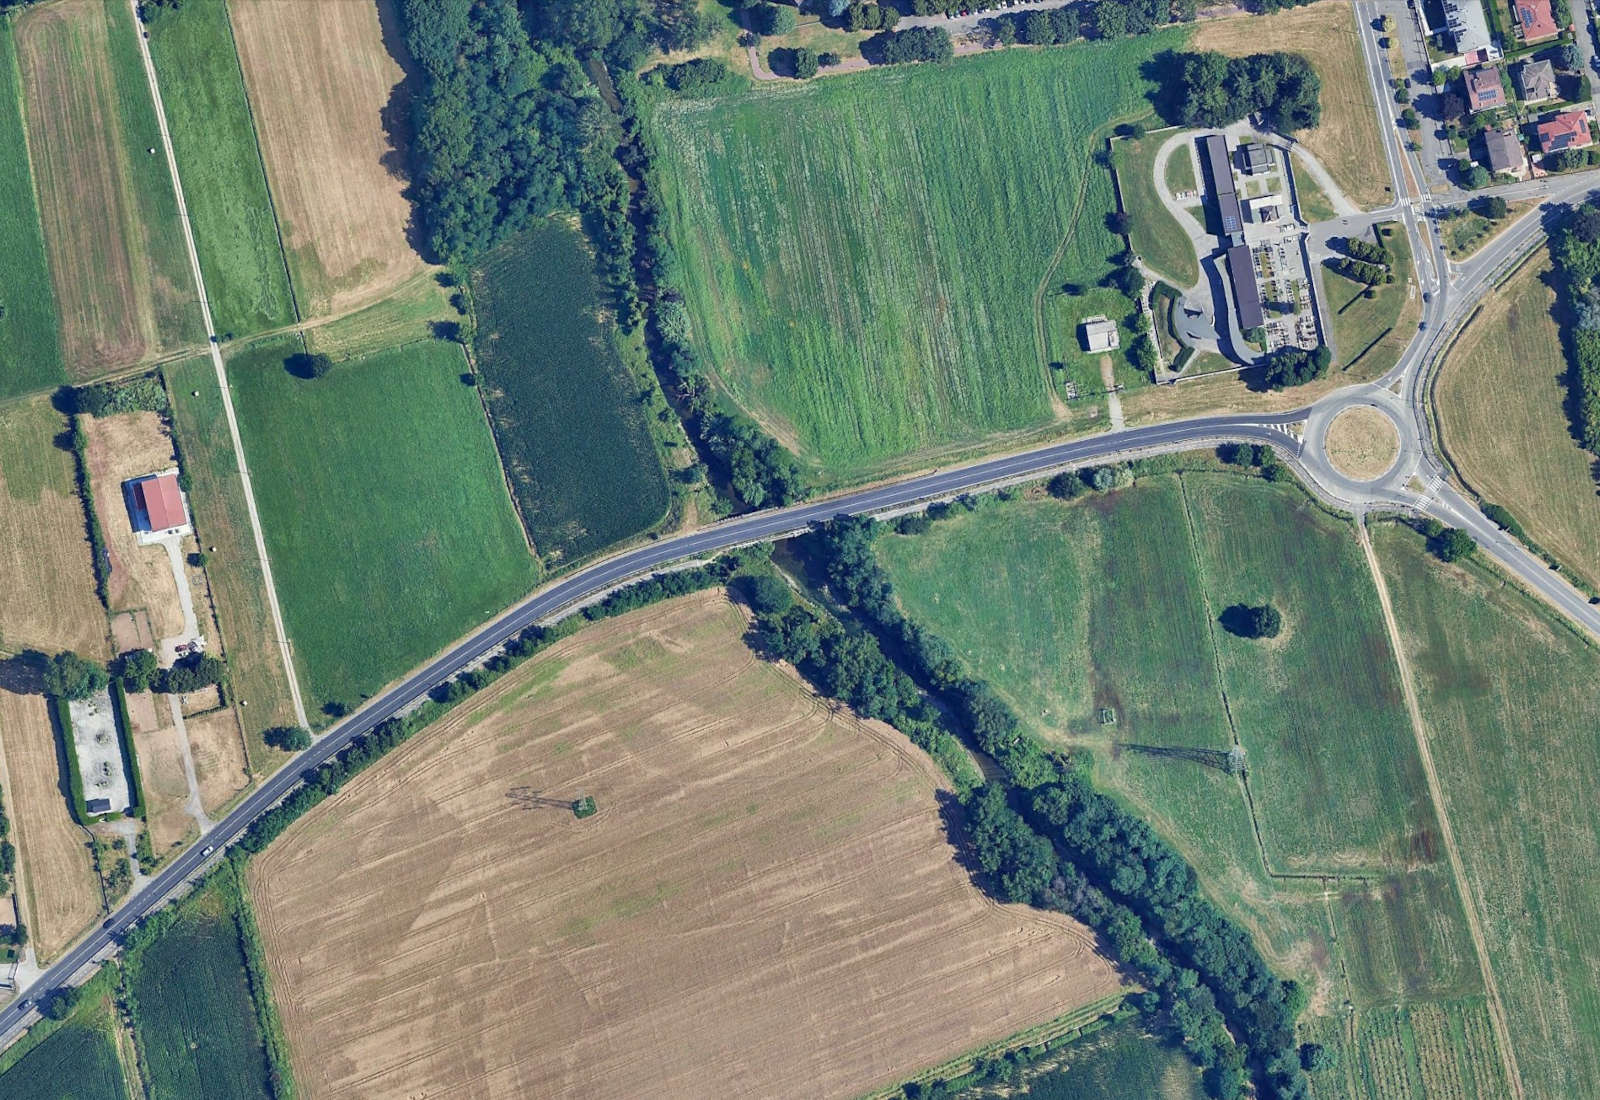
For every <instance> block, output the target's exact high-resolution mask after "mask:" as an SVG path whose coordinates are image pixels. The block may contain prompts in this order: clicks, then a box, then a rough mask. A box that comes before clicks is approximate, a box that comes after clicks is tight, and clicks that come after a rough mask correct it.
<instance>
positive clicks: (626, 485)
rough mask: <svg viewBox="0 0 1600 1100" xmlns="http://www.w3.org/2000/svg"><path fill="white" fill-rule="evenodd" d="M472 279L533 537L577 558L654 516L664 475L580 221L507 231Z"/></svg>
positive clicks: (504, 440) (486, 369)
mask: <svg viewBox="0 0 1600 1100" xmlns="http://www.w3.org/2000/svg"><path fill="white" fill-rule="evenodd" d="M473 288H474V292H475V297H476V302H477V310H478V335H477V341H476V352H477V358H478V364H479V367H480V368H481V369H482V372H483V385H484V387H485V394H486V396H487V398H488V404H489V413H490V417H491V419H492V421H493V423H494V432H495V439H496V440H497V442H498V443H499V448H500V457H501V460H502V461H503V462H504V464H505V468H506V473H507V475H508V477H509V478H510V480H511V487H512V491H513V492H514V493H515V494H516V501H517V508H518V510H519V511H520V512H521V514H522V520H523V523H524V524H525V525H526V526H527V529H528V537H529V539H531V540H532V542H533V546H534V549H535V550H537V551H538V553H539V554H540V556H541V557H542V558H543V559H544V560H545V561H554V560H559V559H571V558H580V557H583V556H584V555H586V554H590V553H593V552H594V551H596V550H599V549H601V548H602V547H605V546H609V545H610V544H612V543H614V542H618V541H620V540H622V539H625V538H627V537H629V536H630V535H636V534H638V533H639V532H641V531H643V530H644V529H645V528H647V527H649V526H650V525H651V524H653V523H656V522H657V521H659V520H660V519H661V517H662V516H663V515H664V514H665V513H666V509H667V482H666V475H665V474H664V473H663V471H662V468H661V460H660V458H658V457H657V455H656V450H655V445H654V443H653V442H652V441H651V439H650V432H649V429H648V427H647V426H646V425H645V423H644V414H643V411H642V409H641V406H640V404H639V401H638V399H637V393H638V389H639V385H638V383H636V382H634V381H633V379H632V378H630V376H629V375H628V371H627V368H626V367H624V366H623V364H622V360H621V359H620V358H619V357H618V354H617V350H616V347H615V345H613V344H612V342H611V341H612V334H611V331H610V329H609V328H608V326H607V325H606V324H605V323H603V321H602V320H601V315H600V310H601V293H602V291H601V287H600V282H599V279H598V278H597V277H596V276H595V270H594V258H593V256H592V255H591V254H590V253H589V251H588V248H587V246H586V244H585V242H584V239H583V238H582V237H581V236H580V235H579V234H578V231H577V230H576V229H574V228H573V227H571V226H569V225H567V224H565V223H564V222H560V221H554V220H551V221H546V222H544V223H543V224H541V225H539V226H536V227H535V228H533V229H531V230H529V231H528V232H526V233H523V234H522V235H520V236H518V237H517V238H515V239H514V240H511V241H508V242H507V243H506V244H504V245H502V246H501V247H500V248H498V249H496V250H495V251H494V252H493V253H492V254H491V255H489V256H487V257H485V259H484V260H483V262H482V264H481V265H480V266H479V267H478V268H477V269H476V270H475V271H474V273H473Z"/></svg>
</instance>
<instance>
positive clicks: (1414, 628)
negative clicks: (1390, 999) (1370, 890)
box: [1375, 526, 1600, 1096]
mask: <svg viewBox="0 0 1600 1100" xmlns="http://www.w3.org/2000/svg"><path fill="white" fill-rule="evenodd" d="M1375 536H1376V537H1375V546H1376V549H1377V551H1378V554H1379V558H1380V560H1381V562H1382V564H1383V569H1384V574H1385V576H1386V578H1387V579H1388V584H1389V589H1390V594H1391V597H1392V599H1393V602H1394V607H1395V615H1396V618H1397V619H1398V620H1399V624H1400V630H1401V633H1402V636H1403V638H1404V640H1405V646H1406V652H1407V655H1408V657H1409V659H1410V663H1411V666H1412V669H1413V673H1414V677H1415V680H1416V686H1417V692H1418V697H1419V701H1420V704H1421V708H1422V715H1423V718H1424V720H1425V721H1426V723H1427V725H1428V727H1429V731H1430V734H1431V736H1432V737H1433V739H1434V742H1435V744H1437V745H1440V746H1448V751H1437V752H1435V753H1434V761H1435V765H1436V766H1437V768H1438V771H1439V780H1440V783H1441V785H1442V788H1443V792H1444V801H1445V805H1446V809H1447V812H1448V813H1449V814H1450V818H1451V821H1452V824H1453V826H1454V830H1455V835H1456V838H1457V841H1458V843H1459V846H1460V850H1461V855H1462V859H1463V860H1464V862H1465V865H1466V876H1467V881H1468V886H1469V889H1470V892H1471V893H1472V895H1473V896H1474V898H1475V899H1476V905H1477V908H1478V912H1479V915H1480V917H1481V919H1482V923H1483V926H1484V934H1485V939H1486V941H1487V946H1488V953H1489V961H1490V963H1491V965H1492V968H1493V970H1494V975H1495V979H1496V982H1497V984H1498V986H1499V989H1500V993H1501V997H1502V1001H1503V1003H1504V1004H1505V1005H1506V1008H1507V1023H1508V1025H1509V1028H1510V1033H1511V1040H1512V1046H1513V1048H1514V1050H1515V1052H1516V1060H1517V1065H1518V1068H1519V1070H1520V1072H1521V1075H1522V1077H1523V1080H1524V1084H1525V1086H1526V1090H1527V1093H1528V1095H1530V1096H1574V1095H1579V1094H1581V1093H1584V1092H1586V1091H1588V1090H1589V1085H1588V1084H1586V1082H1594V1081H1596V1080H1600V999H1597V998H1596V996H1595V992H1594V980H1593V975H1594V973H1595V971H1596V969H1597V968H1600V946H1597V943H1596V940H1595V937H1594V934H1593V930H1594V927H1595V925H1596V923H1597V922H1600V886H1597V884H1596V882H1595V879H1594V876H1593V875H1592V874H1590V873H1589V870H1588V869H1589V868H1591V867H1593V866H1594V865H1595V861H1596V860H1597V859H1600V823H1597V822H1596V820H1595V815H1594V813H1593V808H1594V799H1593V794H1592V792H1593V791H1594V790H1595V789H1596V785H1597V784H1600V745H1597V743H1596V730H1600V701H1597V700H1596V698H1595V695H1594V693H1593V692H1592V691H1591V690H1589V685H1590V684H1592V683H1593V681H1594V677H1595V675H1596V672H1597V670H1600V658H1597V655H1596V652H1595V649H1594V647H1593V646H1592V645H1590V644H1588V643H1586V642H1585V641H1584V640H1583V639H1580V638H1579V637H1578V636H1577V635H1575V634H1574V633H1573V632H1572V630H1571V628H1569V627H1567V626H1566V625H1565V623H1564V622H1562V621H1561V620H1559V619H1557V618H1556V617H1555V616H1554V615H1552V614H1550V613H1548V612H1546V611H1545V610H1544V609H1543V607H1542V605H1539V604H1536V603H1535V602H1533V601H1532V600H1531V599H1529V598H1528V597H1526V596H1525V595H1523V594H1522V592H1521V591H1520V590H1518V589H1516V588H1514V587H1513V586H1511V585H1510V584H1509V583H1508V582H1507V581H1506V580H1505V579H1504V578H1503V577H1502V576H1501V575H1500V574H1499V573H1498V572H1495V571H1492V570H1491V569H1489V568H1488V567H1487V566H1483V565H1479V564H1476V563H1469V564H1467V565H1466V566H1464V567H1462V566H1446V565H1443V564H1442V563H1439V562H1437V561H1436V560H1434V559H1433V558H1432V557H1430V556H1428V555H1427V554H1426V553H1425V552H1424V550H1423V547H1422V544H1421V539H1420V538H1418V537H1417V536H1416V535H1414V534H1413V533H1412V532H1410V531H1409V530H1402V529H1398V528H1395V527H1392V526H1388V527H1382V528H1379V529H1378V530H1377V531H1376V532H1375Z"/></svg>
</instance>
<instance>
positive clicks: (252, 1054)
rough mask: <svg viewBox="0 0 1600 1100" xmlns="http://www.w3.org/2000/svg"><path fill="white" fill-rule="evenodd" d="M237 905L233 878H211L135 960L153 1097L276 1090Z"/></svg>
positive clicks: (136, 999)
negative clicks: (232, 890) (271, 1081)
mask: <svg viewBox="0 0 1600 1100" xmlns="http://www.w3.org/2000/svg"><path fill="white" fill-rule="evenodd" d="M236 904H237V902H236V899H235V897H233V896H231V893H230V890H229V888H228V882H227V881H226V880H225V881H224V882H222V883H216V882H214V883H212V884H211V885H210V886H208V887H206V888H205V889H203V890H202V891H201V892H200V893H198V894H196V895H194V896H192V897H191V898H189V899H187V900H185V901H184V902H183V903H182V905H181V908H180V910H179V914H178V918H177V920H176V921H175V922H174V923H173V924H172V925H171V926H169V927H168V928H166V929H165V930H164V931H163V932H162V933H161V934H160V935H159V936H158V937H156V938H155V939H154V940H152V941H150V942H149V943H148V944H146V945H143V946H141V947H140V948H139V949H138V950H137V951H135V952H134V954H133V956H132V957H131V958H130V960H129V964H128V966H129V977H128V985H129V990H130V992H131V994H132V1001H133V1004H134V1034H135V1036H136V1038H137V1040H138V1043H139V1049H140V1051H141V1052H142V1053H143V1056H144V1066H145V1069H146V1071H147V1072H148V1074H149V1080H150V1095H151V1096H152V1097H157V1098H164V1097H188V1096H205V1097H215V1098H217V1100H253V1098H256V1097H260V1098H262V1100H270V1097H271V1096H272V1092H271V1090H270V1089H269V1086H268V1082H267V1058H266V1052H265V1048H264V1046H263V1044H262V1038H261V1030H260V1027H259V1026H258V1024H257V1019H256V1009H255V1005H254V1004H253V1002H252V1001H251V994H250V985H249V979H248V975H247V973H246V971H245V955H244V948H243V947H242V945H241V944H240V939H239V936H240V933H239V926H238V918H237V916H236V914H235V909H234V906H235V905H236Z"/></svg>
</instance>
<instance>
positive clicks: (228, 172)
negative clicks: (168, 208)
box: [150, 0, 295, 339]
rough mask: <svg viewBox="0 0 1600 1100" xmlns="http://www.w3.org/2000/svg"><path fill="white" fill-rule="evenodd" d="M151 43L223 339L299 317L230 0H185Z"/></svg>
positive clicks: (154, 28)
mask: <svg viewBox="0 0 1600 1100" xmlns="http://www.w3.org/2000/svg"><path fill="white" fill-rule="evenodd" d="M150 52H151V53H152V54H153V55H154V57H155V62H156V68H157V70H158V71H159V72H160V75H161V91H162V99H163V101H164V102H165V104H166V109H167V122H168V124H169V126H170V127H171V129H172V144H173V147H174V149H175V151H176V153H177V156H178V168H179V171H180V172H181V173H182V176H183V184H184V187H183V190H184V198H185V199H186V200H187V201H188V204H189V215H190V218H191V219H192V221H193V224H194V234H195V246H196V247H197V248H198V249H199V252H200V268H201V271H202V273H203V274H204V275H205V280H206V291H207V293H208V294H209V295H210V297H211V312H212V317H213V320H214V321H215V323H216V326H217V331H218V332H219V333H221V334H222V335H223V337H224V339H227V338H229V337H240V336H245V335H247V334H249V333H252V332H259V331H261V330H262V329H268V328H276V327H278V326H281V325H287V324H289V323H291V322H293V321H294V319H295V311H294V302H293V300H292V297H291V294H290V290H289V275H288V270H287V269H286V268H285V266H284V260H283V250H282V248H281V247H280V245H279V242H278V225H277V222H276V220H275V219H274V217H273V213H272V202H271V199H270V197H269V195H268V192H267V178H266V173H265V171H264V170H263V168H262V166H261V152H260V149H259V148H258V147H257V145H256V131H255V123H254V122H253V121H252V120H251V117H250V105H249V102H248V101H247V100H246V98H245V90H244V77H243V75H242V74H241V73H240V72H239V60H238V57H237V56H236V55H235V53H234V48H233V31H232V29H231V27H230V26H229V23H228V9H227V5H226V3H225V0H186V2H185V3H184V4H183V6H182V8H180V9H179V10H177V11H171V10H167V9H159V10H158V11H157V13H156V16H155V18H153V19H152V20H151V21H150Z"/></svg>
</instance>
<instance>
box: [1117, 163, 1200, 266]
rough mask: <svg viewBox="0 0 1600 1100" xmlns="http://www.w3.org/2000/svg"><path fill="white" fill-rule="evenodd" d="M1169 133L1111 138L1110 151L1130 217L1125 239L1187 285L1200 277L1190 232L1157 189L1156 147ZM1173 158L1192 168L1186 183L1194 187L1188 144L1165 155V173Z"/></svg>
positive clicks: (1150, 261) (1147, 259) (1185, 168)
mask: <svg viewBox="0 0 1600 1100" xmlns="http://www.w3.org/2000/svg"><path fill="white" fill-rule="evenodd" d="M1171 136H1172V135H1171V134H1169V133H1165V132H1163V133H1159V134H1151V135H1149V136H1147V137H1144V138H1139V139H1137V140H1135V139H1133V138H1118V139H1117V140H1115V141H1113V142H1112V143H1111V153H1112V157H1113V159H1114V162H1115V163H1116V166H1117V187H1118V188H1119V189H1120V190H1121V192H1122V205H1123V209H1125V210H1126V211H1127V212H1128V218H1129V220H1130V222H1131V224H1130V226H1129V229H1128V239H1129V240H1130V241H1132V243H1133V250H1134V251H1135V252H1137V253H1138V254H1139V255H1140V256H1141V257H1142V258H1143V259H1144V262H1145V263H1146V264H1148V265H1149V266H1150V267H1152V268H1154V269H1155V270H1156V271H1158V272H1160V273H1161V274H1162V275H1165V276H1166V277H1167V278H1168V279H1170V280H1171V281H1172V282H1173V283H1175V284H1177V285H1178V286H1179V287H1190V286H1193V285H1194V284H1195V283H1197V282H1199V281H1200V261H1199V260H1198V259H1196V258H1195V254H1194V244H1193V242H1191V241H1190V240H1189V234H1187V233H1185V232H1184V231H1183V227H1182V226H1181V225H1179V224H1178V219H1177V218H1174V217H1173V216H1172V213H1171V212H1170V211H1169V210H1168V209H1167V207H1166V204H1165V203H1163V202H1162V201H1161V195H1160V193H1159V192H1157V190H1156V180H1155V164H1156V151H1157V150H1158V149H1160V148H1161V146H1162V144H1163V143H1164V142H1165V141H1166V140H1167V138H1169V137H1171ZM1174 164H1177V165H1181V166H1182V170H1183V171H1187V172H1189V173H1190V178H1189V182H1188V187H1189V188H1190V189H1192V188H1193V187H1194V178H1193V165H1191V164H1190V161H1189V154H1188V151H1187V149H1186V148H1182V147H1180V148H1178V149H1177V150H1175V151H1174V152H1173V154H1172V156H1171V157H1170V158H1169V159H1168V161H1167V175H1168V176H1171V175H1172V173H1173V167H1172V166H1173V165H1174ZM1169 186H1170V185H1169Z"/></svg>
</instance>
